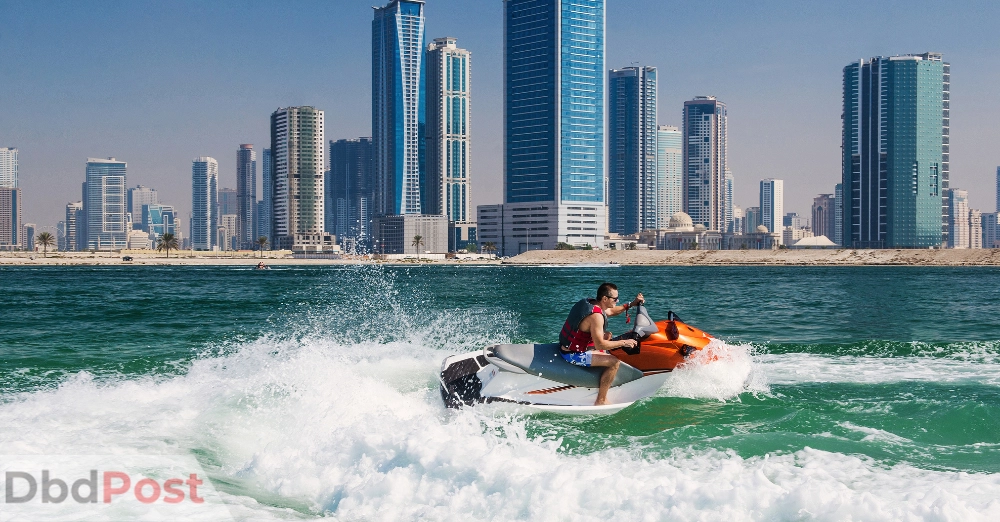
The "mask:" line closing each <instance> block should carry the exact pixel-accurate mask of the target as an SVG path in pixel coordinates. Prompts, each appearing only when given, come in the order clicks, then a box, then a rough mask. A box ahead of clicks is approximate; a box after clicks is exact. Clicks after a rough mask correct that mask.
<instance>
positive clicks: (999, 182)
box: [996, 167, 1000, 212]
mask: <svg viewBox="0 0 1000 522" xmlns="http://www.w3.org/2000/svg"><path fill="white" fill-rule="evenodd" d="M996 188H997V208H996V211H997V212H1000V167H997V187H996Z"/></svg>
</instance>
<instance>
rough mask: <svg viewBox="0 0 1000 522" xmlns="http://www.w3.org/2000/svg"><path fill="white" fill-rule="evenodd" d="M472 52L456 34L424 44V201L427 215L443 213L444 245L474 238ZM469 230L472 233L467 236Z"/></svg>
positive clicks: (462, 243)
mask: <svg viewBox="0 0 1000 522" xmlns="http://www.w3.org/2000/svg"><path fill="white" fill-rule="evenodd" d="M471 130H472V54H471V53H470V52H469V51H467V50H465V49H461V48H459V47H458V45H457V42H456V40H455V38H435V39H434V42H433V43H431V44H430V45H429V46H428V47H427V190H426V191H425V193H426V194H427V200H426V202H425V204H424V213H425V214H444V215H445V216H447V218H448V224H449V227H450V230H451V231H452V233H451V234H449V236H448V250H450V251H455V250H458V249H460V248H464V247H465V245H466V244H467V243H469V242H470V241H475V239H476V238H475V234H476V232H475V226H476V219H475V213H476V210H475V209H474V208H472V188H471V186H470V184H469V180H470V175H471V172H472V169H471V168H470V165H471V163H472V140H471ZM470 234H471V237H470Z"/></svg>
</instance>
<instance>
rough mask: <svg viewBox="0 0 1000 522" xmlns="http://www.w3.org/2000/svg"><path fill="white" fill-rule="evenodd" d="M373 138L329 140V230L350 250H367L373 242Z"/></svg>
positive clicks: (327, 173) (327, 211)
mask: <svg viewBox="0 0 1000 522" xmlns="http://www.w3.org/2000/svg"><path fill="white" fill-rule="evenodd" d="M373 174H374V167H373V157H372V139H371V138H358V139H353V140H337V141H331V142H330V170H328V171H327V172H326V187H325V189H326V207H325V210H326V217H325V222H326V231H327V232H330V233H332V234H334V235H336V236H337V241H338V242H339V243H340V244H341V245H342V246H343V247H344V249H345V250H347V251H350V252H359V251H360V252H366V251H368V250H369V249H370V248H371V247H372V245H371V233H372V231H371V220H372V204H373V202H374V201H375V186H374V183H372V182H373V181H374V180H373V177H374V176H373Z"/></svg>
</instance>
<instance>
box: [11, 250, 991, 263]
mask: <svg viewBox="0 0 1000 522" xmlns="http://www.w3.org/2000/svg"><path fill="white" fill-rule="evenodd" d="M124 255H129V256H132V258H133V261H122V257H123V256H124ZM260 261H264V263H266V264H267V265H270V266H282V265H358V264H382V265H393V266H396V265H399V266H412V265H417V264H419V265H444V266H463V265H474V266H482V265H504V266H542V265H555V266H573V265H593V266H595V267H599V266H601V265H623V266H624V265H628V266H1000V249H976V250H972V249H963V250H952V249H943V250H923V249H920V250H917V249H885V250H850V249H839V250H532V251H530V252H525V253H523V254H520V255H518V256H515V257H510V258H506V259H446V260H440V259H421V260H419V261H418V260H416V259H389V260H372V259H363V258H346V259H299V258H291V257H285V255H283V254H273V257H268V256H267V255H265V256H264V257H263V258H261V257H256V255H251V254H250V253H249V252H248V253H237V254H235V255H231V256H223V255H212V254H209V255H204V254H202V255H192V254H191V253H190V252H188V251H185V252H182V253H181V255H180V256H177V257H174V256H173V255H172V256H171V257H170V258H167V257H164V256H163V255H162V254H160V253H156V252H150V253H148V254H147V253H137V252H135V251H132V252H128V253H125V254H120V253H114V252H97V253H93V254H92V253H90V252H50V253H49V254H48V256H47V257H46V256H44V255H43V254H41V253H32V252H2V253H0V267H3V266H122V265H140V266H181V265H187V266H191V265H193V266H253V265H256V264H257V263H258V262H260Z"/></svg>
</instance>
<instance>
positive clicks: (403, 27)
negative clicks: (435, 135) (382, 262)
mask: <svg viewBox="0 0 1000 522" xmlns="http://www.w3.org/2000/svg"><path fill="white" fill-rule="evenodd" d="M374 9H375V18H374V20H372V141H373V142H374V146H375V179H376V182H377V194H378V198H379V199H378V201H377V205H376V206H377V213H378V214H382V215H395V214H421V213H423V212H424V208H423V202H424V200H425V199H426V194H425V193H424V192H425V190H427V188H428V187H427V183H426V180H425V176H426V169H425V165H424V161H425V158H424V152H425V151H424V133H425V129H424V125H425V103H426V102H425V95H424V93H425V89H424V67H425V60H424V2H423V0H392V1H391V2H389V3H388V4H387V5H386V6H385V7H376V8H374ZM275 154H277V151H275ZM275 219H276V220H279V219H280V218H279V216H275ZM275 226H278V222H277V221H276V224H275Z"/></svg>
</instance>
